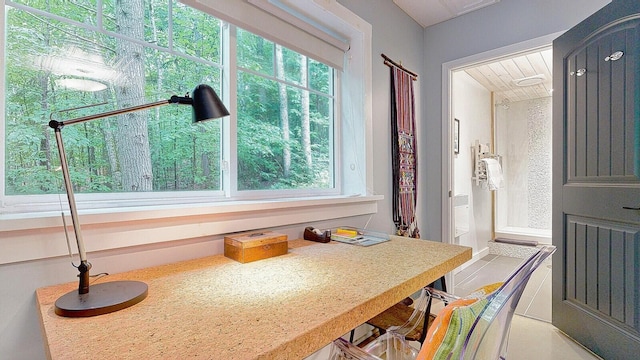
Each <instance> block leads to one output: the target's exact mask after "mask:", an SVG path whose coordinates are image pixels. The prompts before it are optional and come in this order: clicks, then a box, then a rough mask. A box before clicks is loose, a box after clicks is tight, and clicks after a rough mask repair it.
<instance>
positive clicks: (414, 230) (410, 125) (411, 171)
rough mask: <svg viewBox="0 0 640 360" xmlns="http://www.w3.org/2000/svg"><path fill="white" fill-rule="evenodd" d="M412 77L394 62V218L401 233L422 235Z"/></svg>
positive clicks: (402, 234)
mask: <svg viewBox="0 0 640 360" xmlns="http://www.w3.org/2000/svg"><path fill="white" fill-rule="evenodd" d="M415 124H416V120H415V102H414V95H413V77H412V76H411V74H409V73H407V72H406V71H404V70H402V69H399V68H397V67H395V66H391V157H392V167H393V169H392V173H393V199H392V201H393V222H394V223H395V225H396V233H397V234H398V235H401V236H410V237H413V238H419V237H420V230H419V229H418V224H417V221H416V218H415V209H416V198H417V194H418V188H417V184H416V181H417V179H418V173H417V170H418V169H417V166H416V163H417V157H418V154H417V153H416V138H415V127H416V126H415Z"/></svg>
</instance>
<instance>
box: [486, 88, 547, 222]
mask: <svg viewBox="0 0 640 360" xmlns="http://www.w3.org/2000/svg"><path fill="white" fill-rule="evenodd" d="M495 119H496V133H497V136H496V152H497V153H498V154H500V155H502V168H503V176H504V180H505V188H504V189H502V191H500V190H499V191H497V201H498V205H497V220H498V224H497V225H498V228H504V227H508V228H518V229H523V228H529V229H541V230H548V229H551V97H547V98H539V99H533V100H526V101H519V102H512V103H504V102H503V103H501V104H499V105H497V106H496V117H495Z"/></svg>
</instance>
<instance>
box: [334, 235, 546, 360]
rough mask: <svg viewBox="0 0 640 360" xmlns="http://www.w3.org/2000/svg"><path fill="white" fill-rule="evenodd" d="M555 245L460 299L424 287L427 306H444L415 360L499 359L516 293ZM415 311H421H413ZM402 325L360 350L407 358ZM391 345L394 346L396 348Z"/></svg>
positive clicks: (518, 294)
mask: <svg viewBox="0 0 640 360" xmlns="http://www.w3.org/2000/svg"><path fill="white" fill-rule="evenodd" d="M555 249H556V248H555V246H542V247H541V248H540V249H539V250H538V252H536V253H535V254H533V255H532V256H531V257H529V258H528V259H527V260H525V261H524V262H523V263H522V264H521V265H520V266H519V267H518V268H517V269H516V270H514V272H512V273H511V275H509V276H508V277H507V279H506V280H505V281H504V282H502V283H500V284H492V285H493V286H492V285H490V286H487V287H485V288H482V289H480V290H479V291H478V292H475V293H473V294H471V295H469V296H467V297H464V298H459V297H456V296H453V295H451V294H448V293H446V292H443V291H439V290H435V289H431V288H427V289H426V290H425V292H426V293H427V297H428V299H429V304H430V302H431V300H432V299H434V298H435V299H440V300H443V301H445V302H448V305H447V306H445V307H444V309H442V311H440V313H439V314H438V316H437V318H436V320H435V321H434V323H433V324H432V325H431V327H430V328H429V330H428V333H427V336H426V339H425V342H424V344H423V345H422V348H421V349H420V351H419V352H417V351H416V353H417V355H416V356H415V359H419V360H431V359H482V360H485V359H487V360H490V359H505V357H506V352H507V345H508V338H509V330H510V328H511V320H512V318H513V314H514V312H515V309H516V306H517V304H518V302H519V300H520V297H521V296H522V292H523V291H524V288H525V287H526V285H527V282H528V281H529V278H530V277H531V274H532V273H533V272H534V271H535V270H536V269H537V268H538V267H539V266H540V264H542V262H543V261H544V260H545V259H547V258H548V257H549V256H550V255H551V254H553V252H554V251H555ZM496 287H497V289H496V290H492V289H493V288H496ZM416 305H418V304H416ZM427 306H430V305H427ZM416 312H423V313H424V312H426V311H422V310H420V309H416ZM416 316H420V315H419V314H416ZM405 325H408V327H410V326H411V322H410V321H407V322H405V324H403V325H401V326H399V327H397V328H390V329H389V331H387V333H385V334H384V335H383V336H381V337H380V338H378V339H376V340H374V341H373V342H371V343H370V344H368V345H367V346H366V347H364V348H363V349H362V350H364V351H365V353H369V354H371V355H374V356H375V357H374V358H373V359H375V358H376V357H377V358H383V357H384V358H386V359H387V360H397V359H400V360H407V359H413V358H411V357H410V356H413V352H411V351H409V350H408V349H407V346H411V345H409V344H408V343H407V342H406V341H402V342H398V339H400V340H404V339H403V338H402V334H401V332H402V331H405V330H406V327H405ZM395 344H399V345H398V346H397V348H395V347H394V346H395ZM347 351H348V350H347ZM396 356H397V357H396ZM356 359H357V358H356Z"/></svg>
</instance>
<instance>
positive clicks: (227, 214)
mask: <svg viewBox="0 0 640 360" xmlns="http://www.w3.org/2000/svg"><path fill="white" fill-rule="evenodd" d="M182 2H183V3H186V4H188V5H190V6H193V7H196V8H199V9H200V10H205V11H206V10H207V9H208V10H209V11H210V10H211V8H209V7H208V6H212V5H206V4H203V3H202V2H197V1H196V0H184V1H182ZM213 2H215V1H214V0H209V1H207V3H213ZM240 2H243V1H238V3H240ZM310 3H311V2H310ZM313 3H314V4H313V5H314V6H316V7H317V8H316V9H315V10H313V9H312V10H310V11H315V12H316V15H317V16H318V17H324V18H325V20H326V21H327V24H328V25H327V26H328V27H332V26H333V27H335V28H336V29H337V30H340V31H342V32H343V33H347V37H348V38H349V39H350V42H351V48H350V50H349V54H348V56H349V61H347V62H345V69H344V72H343V76H342V77H341V80H340V81H339V83H337V84H336V88H337V90H336V94H335V96H336V99H338V101H343V99H348V101H347V102H346V103H345V102H344V101H343V105H345V106H344V107H342V110H341V113H340V114H336V116H340V118H342V119H344V120H345V121H341V122H340V126H336V129H335V136H336V140H337V141H336V143H338V144H339V145H340V146H341V147H342V149H343V152H342V157H341V158H336V159H335V161H336V164H335V168H336V172H337V173H338V172H339V173H341V174H343V175H344V176H341V177H339V178H336V179H337V180H336V181H338V182H339V183H340V184H339V185H340V188H341V190H342V191H341V194H334V195H315V196H310V195H308V194H296V196H292V197H289V198H280V199H253V200H248V199H234V198H233V197H227V198H226V201H218V202H212V201H210V199H203V198H200V199H199V200H200V202H194V203H190V204H184V203H182V202H181V200H179V199H176V201H175V203H167V204H162V205H153V206H151V205H150V206H130V207H123V206H108V201H107V202H105V206H104V207H98V208H92V209H80V211H79V218H80V223H81V224H82V225H83V226H84V228H83V232H84V234H85V238H86V239H87V240H88V241H86V242H87V243H86V246H87V251H90V252H91V251H100V250H108V249H117V248H125V247H130V246H137V245H145V244H154V243H163V242H167V241H176V240H184V239H188V238H201V237H207V238H208V237H215V236H217V235H221V234H226V233H230V232H236V231H246V230H252V229H257V228H272V227H277V226H286V225H292V224H300V223H307V222H314V221H325V220H331V219H339V218H346V217H351V216H360V215H370V214H374V213H376V212H377V204H378V201H380V200H382V199H383V196H381V195H374V191H373V159H372V153H373V150H372V149H373V146H372V141H371V139H372V103H371V97H372V88H371V85H372V65H371V62H372V56H371V51H372V50H371V36H372V29H371V25H370V24H368V23H367V22H366V21H364V20H362V19H361V18H359V17H358V16H357V15H355V14H353V13H352V12H351V11H349V10H348V9H346V8H345V7H344V6H342V5H340V4H339V3H337V1H335V0H330V1H323V2H315V1H314V2H313ZM3 4H5V2H3ZM5 11H6V10H5V7H4V6H3V8H2V10H0V15H1V16H3V17H4V16H5ZM207 12H208V11H207ZM210 13H211V12H210ZM345 24H348V25H345ZM345 26H346V27H345ZM4 36H5V29H4V27H2V28H0V38H2V39H4ZM223 41H224V39H223ZM4 51H5V50H4V46H2V47H0V61H1V63H0V66H1V67H2V70H0V71H2V74H1V77H2V78H4V55H5V54H4ZM232 52H233V50H231V51H230V52H227V53H223V57H227V56H232V55H233V54H232ZM226 63H228V62H226ZM223 73H224V76H223V78H224V77H228V76H229V71H228V70H227V69H225V71H224V72H223ZM226 80H228V79H226ZM233 83H235V82H233ZM230 84H232V83H231V82H229V81H224V80H223V85H222V86H223V93H224V94H225V96H227V95H228V96H231V97H232V96H235V95H233V94H235V92H234V90H235V89H233V86H232V85H230ZM0 90H1V91H3V92H4V91H5V88H4V82H2V83H0ZM225 101H226V102H227V103H229V104H230V108H229V110H230V112H231V113H232V114H233V113H235V112H236V109H235V108H234V107H235V101H227V99H225ZM4 106H5V101H4V96H0V108H3V109H4ZM345 107H348V108H349V110H346V109H345ZM345 114H346V115H347V116H345ZM0 116H1V117H4V114H0ZM2 124H4V118H2ZM233 124H234V122H233V121H230V120H229V119H226V120H224V121H223V131H233V130H235V129H233V126H234V125H233ZM345 131H349V133H350V135H351V136H350V137H349V138H348V139H346V138H345V137H342V136H341V135H342V134H343V133H345ZM354 131H355V132H354ZM0 136H1V138H0V145H2V146H0V157H1V158H2V159H4V158H5V149H4V136H5V134H4V125H3V126H0ZM232 145H233V144H230V143H229V142H225V143H224V144H223V146H225V147H228V146H232ZM346 148H354V149H355V150H353V151H351V150H348V151H345V149H346ZM225 150H226V149H225ZM3 166H4V164H3ZM231 171H233V169H231ZM231 171H227V172H223V178H222V181H223V186H225V185H228V183H226V184H225V183H224V182H228V181H229V179H228V176H230V175H229V173H230V172H231ZM0 186H1V188H2V191H3V192H4V187H5V184H4V178H2V179H0ZM228 188H229V187H228V186H226V187H225V189H228ZM81 195H82V196H84V195H86V194H78V198H80V201H82V200H83V199H82V196H81ZM226 195H227V196H229V195H230V194H226ZM61 196H64V195H61ZM58 197H59V195H52V196H51V198H50V199H49V200H50V201H52V202H56V203H58V202H59V199H58ZM27 200H28V199H27ZM0 201H1V202H0V247H2V248H3V249H6V250H7V251H3V252H2V254H0V264H5V263H13V262H19V261H28V260H33V259H39V258H49V257H58V256H65V255H67V245H66V243H65V241H64V237H65V234H64V227H63V221H62V218H61V216H60V212H59V211H37V206H34V205H33V204H29V203H28V201H27V203H26V204H23V205H22V206H20V205H16V206H18V207H21V209H20V211H16V212H11V213H10V212H6V211H4V208H5V205H7V201H6V199H5V198H4V197H3V198H2V199H0ZM63 202H64V200H63ZM169 202H170V201H169Z"/></svg>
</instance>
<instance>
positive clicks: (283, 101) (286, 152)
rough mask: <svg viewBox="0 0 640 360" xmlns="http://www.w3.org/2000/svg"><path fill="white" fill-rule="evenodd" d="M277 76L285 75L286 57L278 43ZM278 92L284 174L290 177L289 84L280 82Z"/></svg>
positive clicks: (282, 77)
mask: <svg viewBox="0 0 640 360" xmlns="http://www.w3.org/2000/svg"><path fill="white" fill-rule="evenodd" d="M276 77H277V78H279V79H283V80H284V78H285V76H284V57H283V56H282V46H280V45H276ZM278 93H279V94H280V129H281V130H282V140H283V143H284V146H283V149H282V160H283V161H282V163H283V167H284V170H283V172H284V173H283V175H284V177H285V178H288V177H289V172H290V171H291V146H290V145H289V104H288V101H287V86H286V85H285V84H284V83H282V82H279V83H278Z"/></svg>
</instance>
